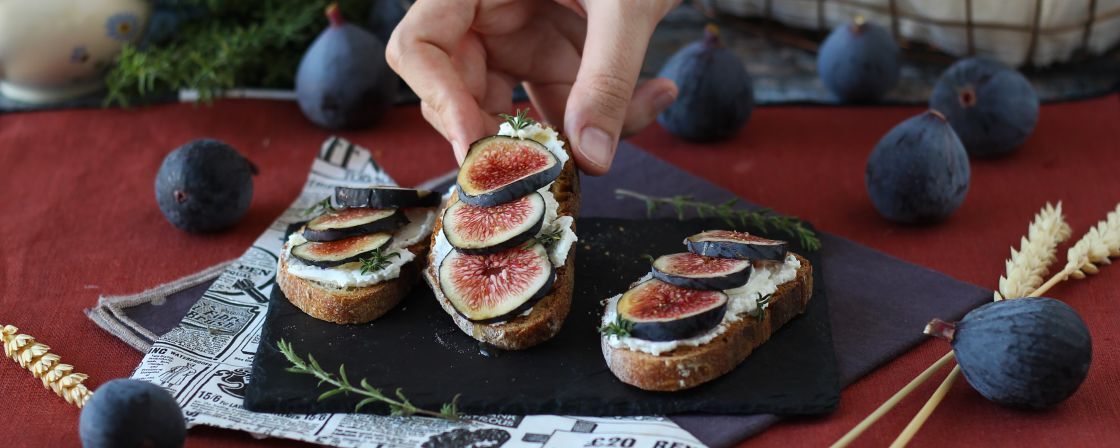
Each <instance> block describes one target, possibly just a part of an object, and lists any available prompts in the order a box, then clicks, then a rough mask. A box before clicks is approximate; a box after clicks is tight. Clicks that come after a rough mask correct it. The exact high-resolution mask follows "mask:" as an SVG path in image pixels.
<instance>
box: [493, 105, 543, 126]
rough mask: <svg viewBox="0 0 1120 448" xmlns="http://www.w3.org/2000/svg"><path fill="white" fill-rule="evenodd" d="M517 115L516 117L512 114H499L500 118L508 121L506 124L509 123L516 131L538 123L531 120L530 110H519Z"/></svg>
mask: <svg viewBox="0 0 1120 448" xmlns="http://www.w3.org/2000/svg"><path fill="white" fill-rule="evenodd" d="M516 114H517V115H516V116H513V115H510V114H498V116H499V117H502V119H504V120H506V123H509V126H510V127H511V128H513V130H514V131H520V130H522V129H525V127H527V126H529V125H531V124H534V123H536V120H533V119H532V118H529V108H525V110H521V109H517V112H516Z"/></svg>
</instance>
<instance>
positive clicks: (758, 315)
mask: <svg viewBox="0 0 1120 448" xmlns="http://www.w3.org/2000/svg"><path fill="white" fill-rule="evenodd" d="M755 294H758V298H757V299H754V304H755V308H754V311H751V312H750V315H751V317H753V318H755V319H758V320H759V321H761V320H762V319H763V318H765V317H766V305H768V304H769V303H770V297H771V296H773V294H767V295H762V293H755Z"/></svg>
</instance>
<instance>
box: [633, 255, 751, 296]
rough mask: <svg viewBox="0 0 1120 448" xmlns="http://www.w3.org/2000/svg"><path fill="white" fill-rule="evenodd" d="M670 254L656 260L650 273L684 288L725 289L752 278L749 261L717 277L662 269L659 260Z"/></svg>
mask: <svg viewBox="0 0 1120 448" xmlns="http://www.w3.org/2000/svg"><path fill="white" fill-rule="evenodd" d="M673 255H677V254H673ZM668 256H670V255H663V256H661V257H660V258H658V259H657V260H654V262H653V267H652V268H651V269H650V274H651V275H653V278H656V279H658V280H661V281H663V282H665V283H668V284H670V285H674V286H680V287H682V288H688V289H704V290H723V289H732V288H738V287H740V286H743V285H744V284H746V283H747V280H750V278H751V271H753V269H752V267H751V264H750V263H747V264H746V267H744V268H742V269H739V270H734V271H726V272H723V273H721V275H719V276H716V277H696V276H695V274H699V273H692V274H693V275H690V274H689V273H686V272H679V271H668V270H666V271H662V270H660V269H658V268H657V262H658V260H661V259H663V258H665V257H668Z"/></svg>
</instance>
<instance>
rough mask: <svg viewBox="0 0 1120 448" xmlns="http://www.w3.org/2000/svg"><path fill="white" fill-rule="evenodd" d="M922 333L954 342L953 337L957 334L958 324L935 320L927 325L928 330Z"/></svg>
mask: <svg viewBox="0 0 1120 448" xmlns="http://www.w3.org/2000/svg"><path fill="white" fill-rule="evenodd" d="M922 332H923V333H925V334H928V335H930V336H933V337H935V338H941V339H944V340H946V341H949V342H953V336H955V335H956V334H957V324H956V323H953V322H945V321H943V320H941V319H934V320H931V321H929V323H928V324H926V329H925V330H923V331H922Z"/></svg>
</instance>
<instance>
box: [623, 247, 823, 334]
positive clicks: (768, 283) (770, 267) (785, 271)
mask: <svg viewBox="0 0 1120 448" xmlns="http://www.w3.org/2000/svg"><path fill="white" fill-rule="evenodd" d="M800 268H801V261H800V260H798V259H797V257H795V256H794V255H793V254H792V253H791V254H787V255H786V259H785V261H784V262H782V263H766V262H762V263H755V265H754V269H753V270H752V271H751V276H750V278H749V279H747V283H745V284H744V285H743V286H740V287H738V288H734V289H727V290H724V291H723V292H724V293H725V294H727V297H728V299H730V300H729V302H728V304H727V313H726V314H724V315H723V322H720V324H719V325H717V326H716V327H715V328H712V329H711V330H709V331H708V332H707V333H704V334H701V335H699V336H695V337H691V338H688V339H678V340H675V341H647V340H645V339H637V338H631V337H619V336H616V335H609V336H605V337H606V338H607V344H608V345H610V346H611V347H614V348H625V349H628V350H634V351H639V352H644V353H649V354H651V355H654V356H657V355H660V354H662V353H665V352H669V351H672V350H675V349H676V348H678V347H698V346H701V345H704V344H706V343H708V342H711V341H712V340H714V339H715V338H716V337H717V336H719V335H721V334H723V332H725V331H727V328H728V327H729V326H730V325H731V323H733V322H735V321H738V320H740V319H743V318H744V317H747V318H749V317H750V315H751V313H754V312H755V309H757V308H758V303H757V299H758V298H759V297H760V296H765V295H767V294H773V293H774V291H777V290H778V286H780V285H782V284H783V283H786V282H790V281H793V280H794V279H796V278H797V270H798V269H800ZM650 278H652V276H650V275H649V274H647V275H646V276H645V277H642V279H640V280H639V282H641V281H645V280H649V279H650ZM620 298H622V294H619V295H616V296H614V297H611V298H610V299H607V304H606V309H605V311H604V312H603V321H602V324H603V325H607V324H610V323H612V322H614V321H615V319H617V317H618V311H617V308H616V307H617V305H618V299H620ZM765 308H766V305H763V309H765Z"/></svg>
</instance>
